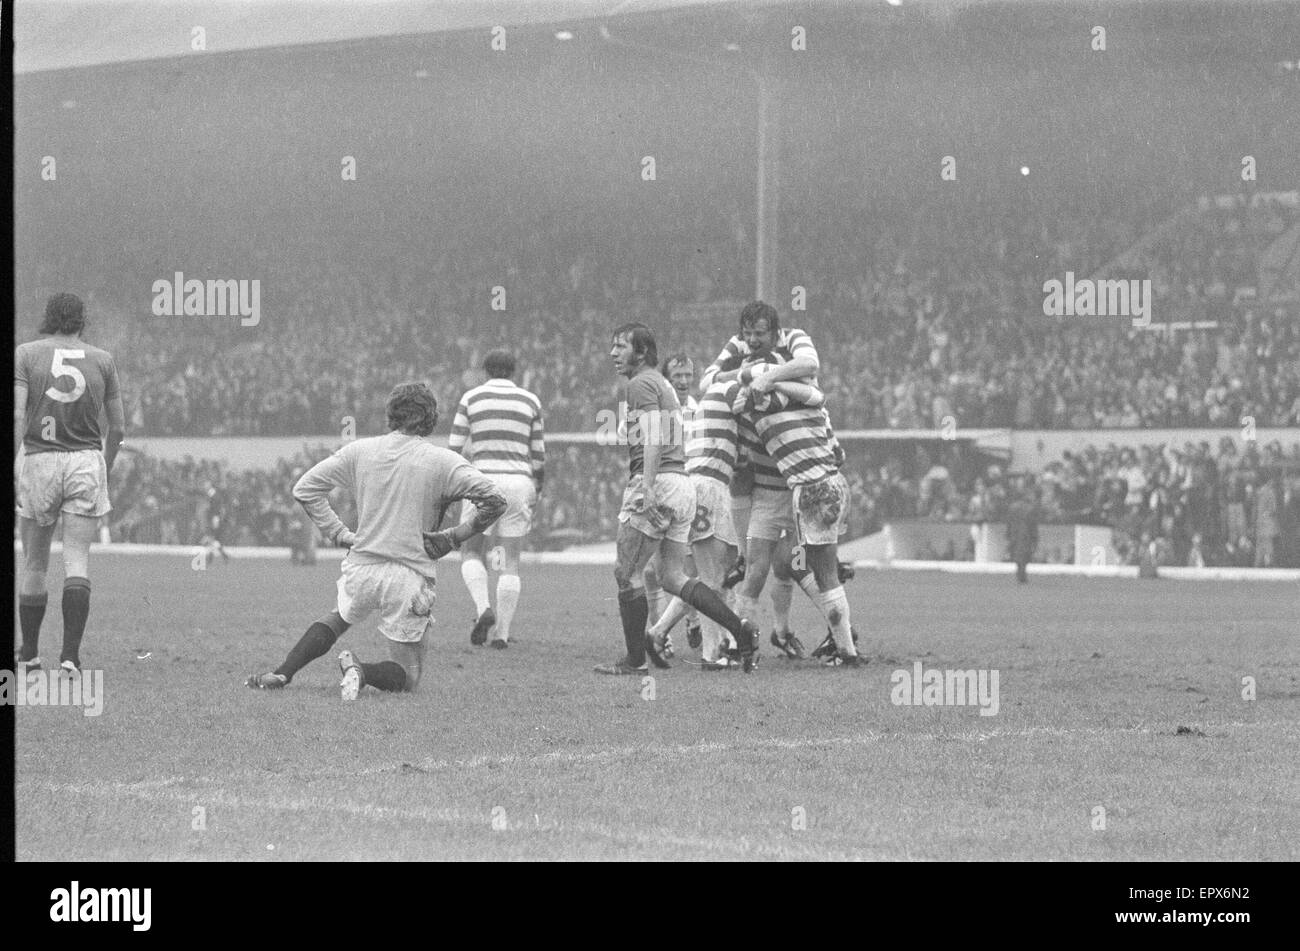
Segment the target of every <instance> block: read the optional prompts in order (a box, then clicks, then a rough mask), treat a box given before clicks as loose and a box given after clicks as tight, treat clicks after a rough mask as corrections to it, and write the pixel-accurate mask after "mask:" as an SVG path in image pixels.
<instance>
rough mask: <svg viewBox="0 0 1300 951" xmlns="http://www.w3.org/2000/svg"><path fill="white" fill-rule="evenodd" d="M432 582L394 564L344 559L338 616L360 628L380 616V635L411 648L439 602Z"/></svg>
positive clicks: (423, 632) (425, 629)
mask: <svg viewBox="0 0 1300 951" xmlns="http://www.w3.org/2000/svg"><path fill="white" fill-rule="evenodd" d="M437 592H438V589H437V584H436V582H435V581H434V579H432V578H430V577H428V576H426V575H422V574H420V573H419V572H418V571H416V570H415V569H414V568H408V567H407V566H406V565H402V564H398V563H397V562H395V561H381V562H374V563H371V564H356V563H353V562H351V561H350V560H349V558H344V559H343V573H342V574H341V575H340V576H339V584H338V612H339V614H340V615H341V616H342V617H343V620H345V621H347V622H348V623H349V624H359V623H361V622H362V621H364V620H365V619H366V618H368V617H369V616H370V615H371V614H373V613H374V612H376V611H378V612H379V633H380V634H382V635H384V637H386V638H388V639H389V640H390V641H400V642H402V643H406V644H412V643H415V642H417V641H419V640H420V639H421V638H422V637H424V634H425V631H427V630H428V629H429V625H431V624H432V623H433V603H434V602H435V601H436V600H437V599H438V594H437Z"/></svg>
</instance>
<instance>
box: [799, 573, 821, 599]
mask: <svg viewBox="0 0 1300 951" xmlns="http://www.w3.org/2000/svg"><path fill="white" fill-rule="evenodd" d="M796 580H798V582H799V587H801V588H803V593H804V594H806V595H808V598H809V600H811V601H812V603H813V604H820V603H821V596H822V592H821V589H820V588H818V587H817V578H816V577H814V575H813V573H812V572H811V571H810V572H808V573H807V574H805V575H804V576H803V577H802V578H798V579H796Z"/></svg>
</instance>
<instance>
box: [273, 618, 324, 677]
mask: <svg viewBox="0 0 1300 951" xmlns="http://www.w3.org/2000/svg"><path fill="white" fill-rule="evenodd" d="M338 639H339V636H338V635H337V634H335V633H334V629H333V628H331V627H330V626H329V625H328V624H322V623H321V622H320V621H313V622H312V625H311V627H309V628H307V633H306V634H304V635H303V636H302V637H300V638H299V639H298V643H297V644H294V645H293V650H291V651H289V656H288V657H286V658H285V659H284V663H283V664H281V665H280V666H279V667H277V668H275V673H277V674H284V676H286V677H288V678H289V679H290V680H293V675H294V674H296V673H297V672H298V671H300V670H302V669H303V668H304V667H306V666H307V665H308V664H310V663H311V662H312V661H313V660H315V659H316V658H317V657H320V656H321V655H323V654H324V653H325V652H326V651H328V650H329V649H330V648H331V647H333V646H334V642H335V641H337V640H338Z"/></svg>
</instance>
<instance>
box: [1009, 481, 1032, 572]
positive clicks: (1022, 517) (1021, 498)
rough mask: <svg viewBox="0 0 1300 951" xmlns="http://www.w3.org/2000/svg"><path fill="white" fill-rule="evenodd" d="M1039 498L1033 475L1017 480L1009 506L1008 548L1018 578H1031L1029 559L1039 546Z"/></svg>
mask: <svg viewBox="0 0 1300 951" xmlns="http://www.w3.org/2000/svg"><path fill="white" fill-rule="evenodd" d="M1038 519H1039V512H1038V500H1037V491H1036V487H1035V486H1034V483H1033V480H1032V477H1028V476H1025V477H1021V478H1019V479H1017V480H1016V485H1015V498H1014V500H1013V501H1012V502H1011V504H1010V505H1009V506H1007V548H1008V550H1009V552H1010V555H1011V560H1012V561H1014V562H1015V563H1016V580H1017V581H1018V582H1020V583H1021V584H1024V583H1025V582H1027V581H1028V580H1029V572H1028V565H1029V560H1030V559H1031V558H1033V557H1034V550H1035V549H1037V548H1038Z"/></svg>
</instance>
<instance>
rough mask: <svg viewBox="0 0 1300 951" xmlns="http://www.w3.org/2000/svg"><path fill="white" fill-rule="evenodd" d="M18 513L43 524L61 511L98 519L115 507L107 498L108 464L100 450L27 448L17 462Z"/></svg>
mask: <svg viewBox="0 0 1300 951" xmlns="http://www.w3.org/2000/svg"><path fill="white" fill-rule="evenodd" d="M15 474H16V475H17V477H18V514H19V516H21V517H22V518H30V519H32V520H34V521H35V522H36V524H37V525H40V526H49V525H53V524H54V523H55V522H56V521H57V520H58V518H59V513H60V512H68V513H69V514H72V515H84V516H86V517H88V518H98V517H100V516H101V515H107V514H108V513H109V512H111V511H112V510H113V506H112V505H110V504H109V501H108V466H107V465H106V464H105V462H104V454H103V453H102V452H100V451H99V450H98V449H77V450H75V451H72V452H37V453H33V454H32V455H28V454H27V453H26V452H25V451H24V452H23V453H22V454H21V455H20V456H19V458H18V462H17V471H16V473H15Z"/></svg>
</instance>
